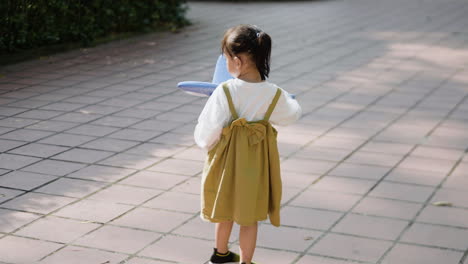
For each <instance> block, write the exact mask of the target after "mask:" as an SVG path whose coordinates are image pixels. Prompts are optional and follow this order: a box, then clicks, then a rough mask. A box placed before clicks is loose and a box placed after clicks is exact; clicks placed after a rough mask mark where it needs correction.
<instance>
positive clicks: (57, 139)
mask: <svg viewBox="0 0 468 264" xmlns="http://www.w3.org/2000/svg"><path fill="white" fill-rule="evenodd" d="M93 139H95V137H90V136H83V135H72V134H65V133H62V134H58V135H55V136H51V137H48V138H46V139H43V140H41V141H39V143H45V144H50V145H59V146H66V147H76V146H78V145H82V144H84V143H86V142H89V141H91V140H93Z"/></svg>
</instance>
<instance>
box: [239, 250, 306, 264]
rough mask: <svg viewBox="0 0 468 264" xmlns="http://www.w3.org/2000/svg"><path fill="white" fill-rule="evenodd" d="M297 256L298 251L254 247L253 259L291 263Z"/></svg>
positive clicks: (262, 261) (265, 261)
mask: <svg viewBox="0 0 468 264" xmlns="http://www.w3.org/2000/svg"><path fill="white" fill-rule="evenodd" d="M237 252H238V251H237ZM298 257H299V254H298V253H293V252H287V251H281V250H273V249H266V248H256V249H255V255H254V259H253V260H254V261H255V262H256V263H293V261H294V260H295V259H297V258H298ZM314 264H315V263H314Z"/></svg>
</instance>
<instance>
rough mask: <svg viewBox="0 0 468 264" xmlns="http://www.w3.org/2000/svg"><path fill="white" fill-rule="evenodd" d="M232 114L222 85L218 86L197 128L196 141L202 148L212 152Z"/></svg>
mask: <svg viewBox="0 0 468 264" xmlns="http://www.w3.org/2000/svg"><path fill="white" fill-rule="evenodd" d="M230 119H231V113H230V111H229V106H228V103H227V99H226V95H225V94H224V90H223V87H222V84H220V85H218V87H216V89H215V90H214V91H213V94H212V95H211V96H210V97H209V99H208V101H207V102H206V104H205V107H204V108H203V110H202V112H201V114H200V116H199V117H198V123H197V125H196V127H195V132H194V139H195V143H197V145H198V146H199V147H200V148H203V149H205V150H210V149H211V148H212V147H213V146H214V145H215V144H216V143H217V142H218V140H219V138H220V136H221V132H222V130H223V127H224V126H226V125H227V124H228V123H229V120H230Z"/></svg>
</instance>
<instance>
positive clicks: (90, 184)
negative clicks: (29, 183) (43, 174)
mask: <svg viewBox="0 0 468 264" xmlns="http://www.w3.org/2000/svg"><path fill="white" fill-rule="evenodd" d="M106 185H107V184H106V183H103V182H95V181H85V180H76V179H68V178H60V179H58V180H56V181H54V182H52V183H49V184H47V185H46V186H43V187H41V188H39V189H37V190H36V192H40V193H47V194H55V195H63V196H69V197H76V198H83V197H84V196H86V195H88V194H90V193H93V192H95V191H97V190H99V189H101V188H104V187H105V186H106Z"/></svg>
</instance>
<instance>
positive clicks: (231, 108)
mask: <svg viewBox="0 0 468 264" xmlns="http://www.w3.org/2000/svg"><path fill="white" fill-rule="evenodd" d="M223 89H224V93H225V94H226V97H227V100H228V104H229V110H231V115H232V118H234V120H236V119H238V118H239V116H238V115H237V112H236V108H235V107H234V104H233V103H232V97H231V93H230V92H229V88H228V86H227V84H226V83H225V84H223Z"/></svg>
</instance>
